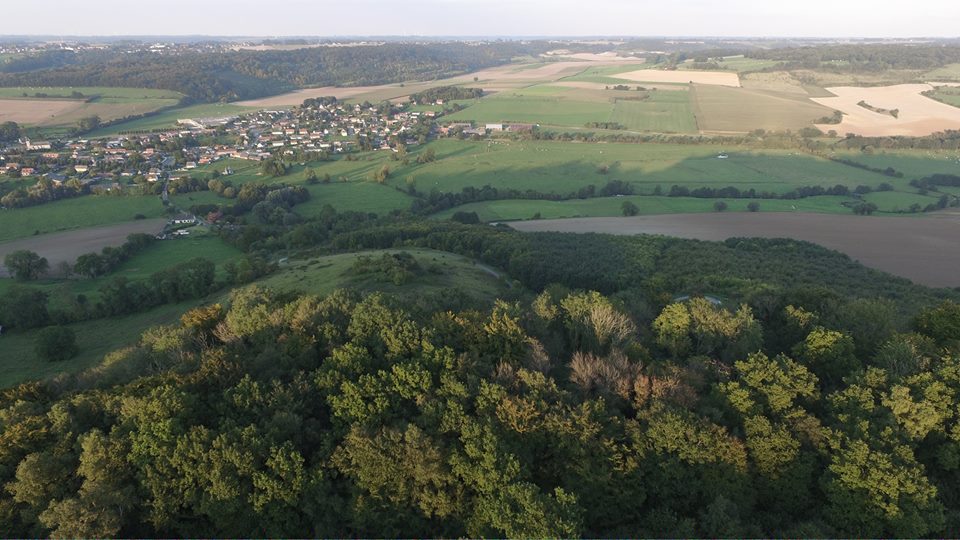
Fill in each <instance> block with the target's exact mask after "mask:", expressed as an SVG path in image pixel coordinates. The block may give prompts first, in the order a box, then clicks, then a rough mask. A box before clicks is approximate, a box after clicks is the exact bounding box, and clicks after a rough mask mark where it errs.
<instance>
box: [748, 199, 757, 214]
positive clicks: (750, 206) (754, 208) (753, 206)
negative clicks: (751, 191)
mask: <svg viewBox="0 0 960 540" xmlns="http://www.w3.org/2000/svg"><path fill="white" fill-rule="evenodd" d="M747 210H749V211H751V212H759V211H760V203H758V202H756V201H753V202H751V203H750V204H748V205H747Z"/></svg>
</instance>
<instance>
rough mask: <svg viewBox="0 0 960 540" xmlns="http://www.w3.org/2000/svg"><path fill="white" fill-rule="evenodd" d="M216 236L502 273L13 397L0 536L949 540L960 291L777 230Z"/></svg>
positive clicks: (200, 334) (250, 299)
mask: <svg viewBox="0 0 960 540" xmlns="http://www.w3.org/2000/svg"><path fill="white" fill-rule="evenodd" d="M225 234H226V235H227V238H228V239H231V240H232V241H234V242H235V243H236V244H237V245H239V246H242V247H244V248H245V249H246V250H247V251H248V252H249V253H270V252H281V251H288V250H291V249H298V246H300V247H299V249H302V248H308V249H311V250H318V249H319V250H320V252H325V253H331V252H339V251H353V250H358V249H368V248H380V247H401V246H411V247H431V248H435V249H442V250H446V251H451V252H456V253H461V254H464V255H467V256H471V257H475V258H477V259H479V260H482V261H484V262H486V263H488V264H491V265H495V266H497V267H498V268H500V269H502V270H504V271H506V272H508V273H509V275H510V277H511V278H512V279H513V280H515V281H513V287H512V289H511V291H512V293H511V295H510V297H509V298H508V299H507V300H502V301H497V302H495V303H492V304H476V303H474V304H471V305H464V304H462V303H461V302H458V301H457V298H456V296H457V295H456V292H455V291H450V293H449V294H447V293H443V294H438V295H433V296H429V295H418V294H417V293H416V292H415V290H414V291H411V294H410V296H409V297H396V296H391V295H382V294H372V295H368V296H359V295H357V294H355V293H351V292H349V291H340V292H336V293H334V294H332V295H330V296H328V297H323V298H320V297H313V296H308V295H297V294H291V293H284V294H280V293H276V292H273V291H270V290H266V289H263V288H259V287H256V286H254V287H250V288H244V289H239V290H237V291H235V292H234V293H233V294H232V296H231V299H230V302H229V305H210V306H207V307H202V308H198V309H195V310H193V311H191V312H189V313H187V314H185V315H184V316H183V318H182V320H181V322H180V323H179V324H175V325H171V326H166V327H160V328H156V329H153V330H150V331H148V332H146V333H145V334H144V336H143V338H142V339H141V340H140V342H139V343H138V344H136V345H134V346H132V347H129V348H126V349H123V350H120V351H117V352H115V353H112V354H111V355H109V356H108V358H107V359H106V361H105V362H104V364H103V365H101V366H99V367H97V368H95V369H93V370H90V371H87V372H84V373H81V374H79V375H76V376H69V377H68V376H64V377H60V378H58V379H54V380H49V381H45V382H37V383H28V384H23V385H21V386H19V387H16V388H12V389H8V390H5V391H3V392H2V393H0V483H2V484H3V486H4V489H3V491H2V494H0V524H2V528H3V530H2V531H0V532H2V533H3V534H4V535H7V536H41V535H54V536H118V535H121V536H188V535H189V536H210V535H213V536H254V535H256V536H268V535H269V536H348V535H349V536H368V537H369V536H464V535H469V536H510V537H515V536H545V537H546V536H567V537H569V536H593V537H598V536H602V537H610V536H692V535H700V536H724V537H732V536H769V535H778V536H892V535H896V536H941V535H947V536H953V535H956V533H957V531H958V530H960V529H958V527H960V491H957V486H960V482H958V480H960V478H958V476H960V459H958V457H957V456H960V423H958V422H960V416H958V415H960V412H958V411H960V410H958V408H957V403H958V401H957V400H958V392H960V363H958V361H957V354H958V353H960V347H958V336H960V305H958V304H956V303H955V301H956V300H957V299H958V298H960V295H958V294H957V293H955V292H952V291H934V290H931V289H927V288H923V287H918V286H915V285H912V284H910V283H909V282H908V281H906V280H903V279H899V278H894V277H892V276H888V275H885V274H881V273H879V272H875V271H872V270H869V269H866V268H864V267H862V266H860V265H859V264H856V263H854V262H853V261H851V260H850V259H849V258H847V257H845V256H843V255H840V254H838V253H835V252H830V251H827V250H825V249H822V248H819V247H816V246H813V245H811V244H806V243H803V242H795V241H786V240H731V241H728V242H725V243H710V242H696V241H688V240H679V239H669V238H661V237H612V236H605V235H567V234H553V233H551V234H546V233H544V234H533V235H530V234H520V233H516V232H513V231H511V230H509V229H500V228H495V227H489V226H486V225H474V226H467V225H460V224H455V223H441V222H431V221H410V220H409V219H407V218H400V217H394V218H381V219H376V218H374V217H372V216H365V215H362V214H351V213H346V214H338V213H336V212H335V211H333V210H332V209H331V210H330V211H329V212H326V213H325V214H324V215H323V216H321V217H320V218H319V219H316V220H311V221H308V222H305V223H301V224H297V225H295V226H279V225H267V224H262V223H261V224H250V225H246V226H241V227H238V228H236V229H235V230H232V231H230V232H226V233H225ZM354 270H356V271H358V272H362V273H379V274H383V275H384V278H385V279H388V280H391V281H393V282H394V283H404V282H405V281H406V279H405V276H406V274H408V273H413V272H418V271H421V270H420V269H418V268H417V265H416V263H415V261H411V260H409V258H404V257H402V256H396V257H384V258H382V259H377V260H374V259H361V260H360V261H358V263H357V265H356V268H355V269H354ZM209 272H210V269H209V268H206V269H205V270H204V271H203V272H202V273H204V274H205V275H208V276H209V275H210V274H209ZM700 295H708V296H707V297H706V298H705V297H701V296H700ZM414 297H415V298H416V299H414ZM716 297H719V298H721V299H723V300H722V304H719V305H718V304H717V303H716V302H718V300H709V299H713V298H716ZM708 298H709V299H708Z"/></svg>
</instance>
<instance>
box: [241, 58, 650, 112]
mask: <svg viewBox="0 0 960 540" xmlns="http://www.w3.org/2000/svg"><path fill="white" fill-rule="evenodd" d="M643 63H644V60H643V59H642V58H634V59H626V58H617V57H606V56H603V57H602V58H597V59H596V60H593V61H587V60H582V61H572V60H571V61H560V62H543V63H534V64H508V65H505V66H498V67H494V68H489V69H484V70H481V71H477V72H475V73H468V74H466V75H459V76H456V77H451V78H449V79H440V80H436V81H426V82H412V83H406V84H403V85H400V84H385V85H381V86H353V87H337V86H326V87H322V88H306V89H303V90H297V91H295V92H290V93H287V94H281V95H278V96H271V97H266V98H261V99H251V100H247V101H240V102H237V103H236V105H242V106H246V107H289V106H293V105H300V104H301V103H303V101H304V100H305V99H308V98H316V97H324V96H334V97H336V98H337V99H351V98H356V99H367V100H369V101H371V102H377V101H384V100H396V99H399V98H405V97H407V96H409V95H410V94H414V93H416V92H420V91H422V90H426V89H429V88H435V87H437V86H447V85H465V86H477V87H481V88H483V89H484V90H486V91H488V92H498V91H503V90H510V89H515V88H522V87H524V86H529V85H531V84H536V83H547V82H553V81H557V80H560V79H563V78H565V77H569V76H572V75H576V74H578V73H580V72H582V71H583V70H585V69H587V68H591V67H598V66H626V69H629V68H630V66H640V65H642V64H643ZM474 78H476V79H477V81H476V82H474Z"/></svg>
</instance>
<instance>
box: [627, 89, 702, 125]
mask: <svg viewBox="0 0 960 540" xmlns="http://www.w3.org/2000/svg"><path fill="white" fill-rule="evenodd" d="M609 121H610V122H618V123H620V124H623V125H624V126H626V127H627V129H632V130H638V131H655V132H658V133H689V132H693V131H696V130H697V123H696V119H695V118H694V116H693V110H692V109H691V107H690V96H689V93H688V92H670V91H667V92H663V91H657V92H652V93H651V94H650V99H647V100H644V101H627V100H617V102H616V104H615V105H614V107H613V113H612V114H611V115H610V120H609Z"/></svg>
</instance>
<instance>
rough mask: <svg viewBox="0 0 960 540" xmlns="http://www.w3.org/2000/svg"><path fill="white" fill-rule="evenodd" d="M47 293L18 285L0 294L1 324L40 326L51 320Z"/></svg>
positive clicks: (21, 326) (12, 326)
mask: <svg viewBox="0 0 960 540" xmlns="http://www.w3.org/2000/svg"><path fill="white" fill-rule="evenodd" d="M48 299H49V296H48V295H47V293H45V292H43V291H41V290H39V289H33V288H29V287H24V286H21V285H16V286H13V287H10V289H9V290H8V291H7V292H6V293H4V294H3V295H2V296H0V325H2V326H6V327H10V328H17V329H26V328H38V327H40V326H44V325H46V324H47V323H49V322H50V312H49V311H48V309H47V302H48Z"/></svg>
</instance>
